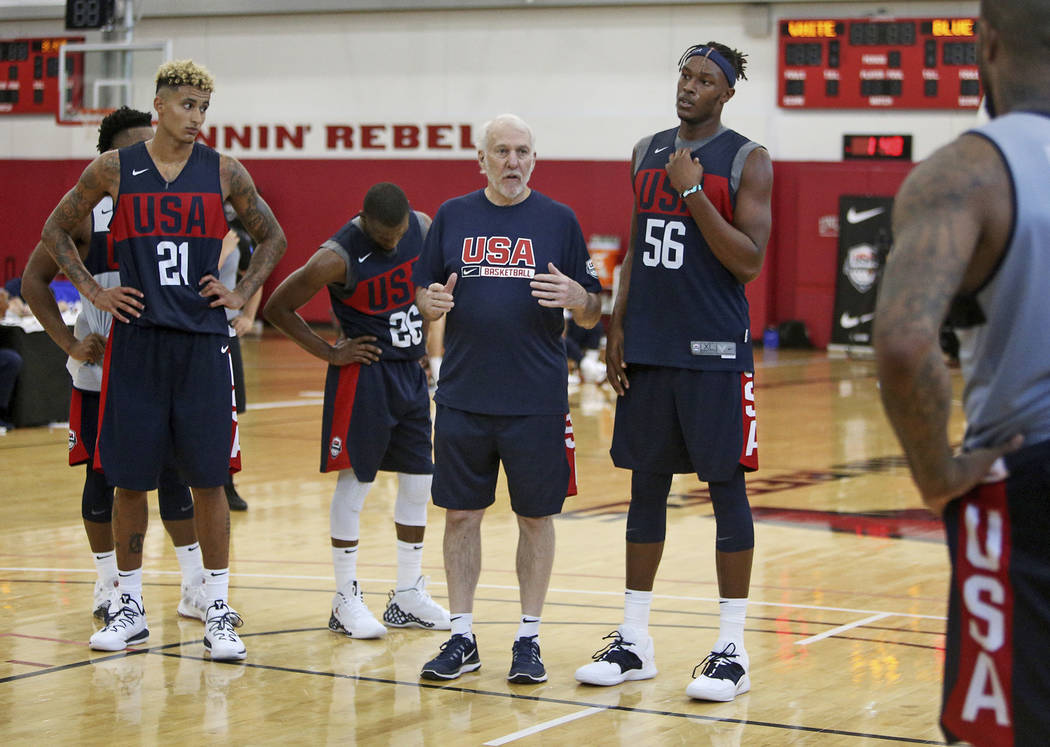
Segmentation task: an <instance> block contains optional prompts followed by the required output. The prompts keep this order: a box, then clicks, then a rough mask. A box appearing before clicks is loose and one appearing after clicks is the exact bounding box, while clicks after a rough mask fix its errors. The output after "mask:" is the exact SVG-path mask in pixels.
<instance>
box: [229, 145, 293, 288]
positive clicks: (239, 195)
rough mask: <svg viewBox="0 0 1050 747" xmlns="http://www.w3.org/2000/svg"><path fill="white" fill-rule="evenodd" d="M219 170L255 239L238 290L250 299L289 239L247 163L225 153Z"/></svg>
mask: <svg viewBox="0 0 1050 747" xmlns="http://www.w3.org/2000/svg"><path fill="white" fill-rule="evenodd" d="M220 172H221V176H222V180H223V183H224V184H227V185H228V193H227V197H228V199H229V200H230V202H231V203H232V204H233V206H234V208H235V209H236V210H237V216H238V217H239V218H240V219H241V223H243V224H244V227H245V229H246V230H247V231H248V233H249V234H251V237H252V238H253V239H254V240H255V250H254V251H253V252H252V259H251V262H250V263H249V264H248V269H247V271H246V272H245V273H244V277H243V278H241V280H240V282H239V283H237V292H238V293H239V294H240V295H241V296H242V297H244V298H246V299H247V298H251V297H252V296H253V295H254V294H255V292H256V291H257V290H259V288H260V287H262V284H263V283H264V282H265V281H266V278H267V277H269V276H270V273H271V272H272V271H273V268H274V267H275V266H276V265H277V262H278V261H279V260H280V259H281V257H282V256H283V255H284V250H285V248H286V246H287V241H286V240H285V237H284V231H283V230H282V229H281V226H280V224H279V223H278V222H277V218H276V217H275V216H274V214H273V211H272V210H270V206H269V205H267V204H266V201H265V200H263V198H262V197H261V196H260V195H259V193H258V191H256V189H255V184H254V182H252V178H251V176H250V175H249V174H248V171H247V170H246V169H245V168H244V166H242V165H241V163H240V162H239V161H237V160H236V159H234V158H230V157H228V156H223V157H222V159H221V161H220Z"/></svg>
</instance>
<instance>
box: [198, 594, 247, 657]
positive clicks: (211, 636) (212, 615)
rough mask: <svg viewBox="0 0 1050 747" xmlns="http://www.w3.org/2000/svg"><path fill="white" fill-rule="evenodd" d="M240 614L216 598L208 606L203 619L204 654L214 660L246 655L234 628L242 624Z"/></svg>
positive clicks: (245, 650)
mask: <svg viewBox="0 0 1050 747" xmlns="http://www.w3.org/2000/svg"><path fill="white" fill-rule="evenodd" d="M242 624H243V623H242V621H241V616H240V615H238V614H237V613H236V612H234V611H233V610H231V609H230V608H229V607H228V606H227V605H226V602H224V601H222V600H221V599H218V600H216V601H215V603H214V604H212V605H211V606H210V607H208V609H207V612H206V618H205V620H204V655H205V656H206V657H208V656H210V657H211V658H212V659H213V660H214V661H240V660H242V659H244V658H246V657H247V656H248V651H247V649H246V648H245V647H244V643H242V642H241V637H240V636H239V635H237V631H236V630H234V628H239V627H240V626H241V625H242Z"/></svg>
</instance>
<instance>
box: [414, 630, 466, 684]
mask: <svg viewBox="0 0 1050 747" xmlns="http://www.w3.org/2000/svg"><path fill="white" fill-rule="evenodd" d="M478 669H481V658H480V657H479V656H478V640H477V638H475V637H474V636H469V637H468V636H465V635H461V634H459V633H457V634H456V635H454V636H452V637H451V638H449V639H448V640H447V641H445V642H444V643H442V644H441V653H440V654H438V655H437V656H435V657H434V658H433V659H431V660H430V661H428V662H427V663H426V664H424V665H423V671H422V672H420V673H419V676H420V677H422V678H423V679H425V680H454V679H456V678H457V677H459V676H460V675H461V674H465V673H467V672H474V671H476V670H478Z"/></svg>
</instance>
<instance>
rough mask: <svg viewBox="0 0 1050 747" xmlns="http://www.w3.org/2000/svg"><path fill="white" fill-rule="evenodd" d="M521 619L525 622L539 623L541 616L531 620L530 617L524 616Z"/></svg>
mask: <svg viewBox="0 0 1050 747" xmlns="http://www.w3.org/2000/svg"><path fill="white" fill-rule="evenodd" d="M521 621H522V622H523V623H538V622H539V618H537V619H535V620H530V619H529V618H527V617H523V618H521Z"/></svg>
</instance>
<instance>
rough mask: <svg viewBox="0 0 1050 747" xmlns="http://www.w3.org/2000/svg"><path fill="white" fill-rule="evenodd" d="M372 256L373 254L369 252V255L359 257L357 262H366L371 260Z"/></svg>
mask: <svg viewBox="0 0 1050 747" xmlns="http://www.w3.org/2000/svg"><path fill="white" fill-rule="evenodd" d="M371 256H372V252H369V253H368V254H366V255H365V256H363V257H358V258H357V261H358V262H364V261H365V260H366V259H368V258H369V257H371Z"/></svg>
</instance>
